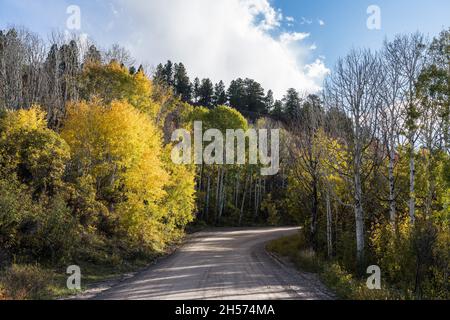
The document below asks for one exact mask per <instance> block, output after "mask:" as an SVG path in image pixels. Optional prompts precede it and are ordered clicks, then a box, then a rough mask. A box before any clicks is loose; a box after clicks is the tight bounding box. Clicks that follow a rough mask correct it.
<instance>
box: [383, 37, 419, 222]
mask: <svg viewBox="0 0 450 320" xmlns="http://www.w3.org/2000/svg"><path fill="white" fill-rule="evenodd" d="M426 47H427V46H426V41H425V38H424V36H423V35H422V34H420V33H415V34H412V35H401V36H396V37H395V38H394V40H393V41H391V42H389V43H387V44H386V46H385V50H386V52H387V53H388V54H389V56H390V58H391V59H392V63H395V64H396V65H397V66H398V69H399V72H400V75H401V77H403V78H404V81H405V86H404V92H403V94H404V97H405V108H404V112H403V119H404V120H403V121H404V128H405V132H404V134H405V135H406V138H407V141H408V145H409V149H410V156H409V158H410V159H409V180H410V181H409V194H410V195H409V216H410V219H411V222H412V223H414V221H415V210H416V195H415V193H416V192H415V179H416V165H415V153H416V142H417V139H418V123H417V121H418V117H419V112H420V111H419V109H420V102H419V100H418V99H417V96H416V87H417V82H418V79H419V76H420V73H421V72H422V70H423V67H424V63H425V53H426Z"/></svg>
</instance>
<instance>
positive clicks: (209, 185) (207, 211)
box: [205, 176, 211, 219]
mask: <svg viewBox="0 0 450 320" xmlns="http://www.w3.org/2000/svg"><path fill="white" fill-rule="evenodd" d="M210 191H211V177H210V176H208V186H207V188H206V203H205V206H206V207H205V213H206V219H208V217H209V198H210Z"/></svg>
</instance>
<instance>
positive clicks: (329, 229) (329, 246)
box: [326, 189, 333, 259]
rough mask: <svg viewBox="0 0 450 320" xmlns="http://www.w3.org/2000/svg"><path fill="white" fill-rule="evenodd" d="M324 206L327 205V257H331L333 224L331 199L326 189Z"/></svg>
mask: <svg viewBox="0 0 450 320" xmlns="http://www.w3.org/2000/svg"><path fill="white" fill-rule="evenodd" d="M326 202H327V203H326V207H327V249H328V258H329V259H331V258H332V256H333V237H332V224H333V213H332V212H331V200H330V191H329V189H327V194H326Z"/></svg>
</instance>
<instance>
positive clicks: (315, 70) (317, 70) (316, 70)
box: [305, 59, 330, 78]
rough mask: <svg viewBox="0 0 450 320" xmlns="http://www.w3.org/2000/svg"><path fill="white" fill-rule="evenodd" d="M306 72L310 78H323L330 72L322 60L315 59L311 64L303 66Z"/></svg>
mask: <svg viewBox="0 0 450 320" xmlns="http://www.w3.org/2000/svg"><path fill="white" fill-rule="evenodd" d="M305 71H306V74H307V75H308V76H309V77H311V78H324V77H326V76H327V75H328V74H329V73H330V69H328V68H327V67H326V66H325V64H324V62H323V61H322V60H320V59H317V60H316V61H314V62H313V63H312V64H309V65H307V66H305Z"/></svg>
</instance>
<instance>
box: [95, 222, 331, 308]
mask: <svg viewBox="0 0 450 320" xmlns="http://www.w3.org/2000/svg"><path fill="white" fill-rule="evenodd" d="M297 231H298V229H296V228H253V229H222V230H221V229H219V230H213V231H208V232H200V233H197V234H195V235H193V236H192V237H191V238H190V239H189V240H188V241H187V243H186V244H185V245H184V246H183V247H182V248H180V249H179V250H178V251H177V252H176V253H175V254H173V255H172V256H170V257H168V258H166V259H164V260H162V261H160V262H158V263H157V264H156V265H155V266H153V267H151V268H150V269H148V270H147V271H144V272H142V273H140V274H138V275H137V276H136V277H134V278H132V279H129V280H127V281H125V282H123V283H121V284H119V285H117V286H115V287H113V288H111V289H110V290H108V291H105V292H104V293H102V294H100V295H99V296H97V297H96V299H101V300H110V299H112V300H122V299H126V300H129V299H131V300H186V299H188V300H202V299H207V300H228V299H237V300H253V299H255V300H269V299H270V300H272V299H330V298H331V297H332V296H331V295H329V293H328V292H327V290H326V289H325V288H324V287H323V286H322V285H321V284H320V283H319V282H318V281H317V279H316V278H315V276H313V275H310V274H303V273H299V272H297V271H296V270H294V269H293V268H291V267H288V266H285V265H283V264H280V263H279V262H278V261H276V260H274V259H273V258H272V257H270V256H269V255H268V254H267V253H266V251H265V245H266V243H267V242H268V241H270V240H273V239H276V238H280V237H283V236H288V235H292V234H294V233H295V232H297Z"/></svg>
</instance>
